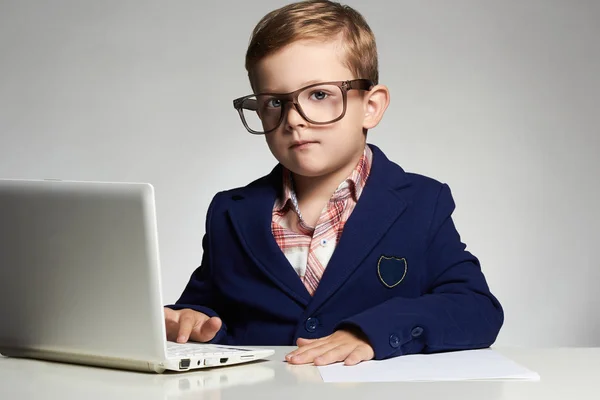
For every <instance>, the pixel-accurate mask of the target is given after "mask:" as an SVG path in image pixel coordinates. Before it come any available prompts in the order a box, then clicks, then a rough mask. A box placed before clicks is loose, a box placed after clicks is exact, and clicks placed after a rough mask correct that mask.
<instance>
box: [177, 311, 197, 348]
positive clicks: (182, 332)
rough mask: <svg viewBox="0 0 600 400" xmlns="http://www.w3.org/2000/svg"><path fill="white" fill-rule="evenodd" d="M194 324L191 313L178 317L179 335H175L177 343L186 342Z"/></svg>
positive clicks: (194, 320)
mask: <svg viewBox="0 0 600 400" xmlns="http://www.w3.org/2000/svg"><path fill="white" fill-rule="evenodd" d="M195 324H196V319H195V318H194V314H193V313H185V314H184V313H182V314H181V315H180V316H179V333H178V334H177V342H179V343H185V342H187V341H188V339H189V337H190V334H191V333H192V329H194V325H195Z"/></svg>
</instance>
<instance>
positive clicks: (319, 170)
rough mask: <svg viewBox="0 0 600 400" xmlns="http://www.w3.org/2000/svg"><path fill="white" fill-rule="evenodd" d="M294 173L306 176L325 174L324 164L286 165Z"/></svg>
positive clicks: (313, 176)
mask: <svg viewBox="0 0 600 400" xmlns="http://www.w3.org/2000/svg"><path fill="white" fill-rule="evenodd" d="M286 168H287V169H289V170H290V171H292V173H294V174H295V175H300V176H305V177H307V178H315V177H318V176H323V175H325V174H327V172H328V171H327V168H325V166H316V165H315V166H308V165H290V166H289V167H286Z"/></svg>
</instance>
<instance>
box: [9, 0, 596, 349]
mask: <svg viewBox="0 0 600 400" xmlns="http://www.w3.org/2000/svg"><path fill="white" fill-rule="evenodd" d="M284 3H285V2H283V1H275V0H271V1H268V0H255V1H222V2H217V1H210V2H208V1H206V2H204V1H191V0H190V1H168V2H167V1H142V0H136V1H114V0H112V1H74V0H73V1H65V0H60V1H59V0H56V1H16V0H15V1H6V0H2V1H0V177H3V178H62V179H78V180H105V181H106V180H108V181H145V182H151V183H152V184H154V186H155V188H156V191H157V210H158V223H159V235H160V240H161V259H162V262H163V291H164V296H165V301H166V302H173V301H175V300H176V298H177V296H178V295H179V293H180V292H181V290H182V289H183V286H184V285H185V283H186V282H187V280H188V278H189V275H190V273H191V272H192V271H193V270H194V268H195V267H196V266H197V265H198V263H199V262H200V258H201V253H202V250H201V246H200V242H201V237H202V234H203V232H204V231H203V226H204V218H205V213H206V209H207V206H208V203H209V201H210V200H211V198H212V195H213V194H214V193H216V192H217V191H219V190H223V189H227V188H230V187H234V186H239V185H244V184H246V183H248V182H249V181H251V180H253V179H255V178H256V177H258V176H260V175H263V174H265V173H267V172H269V171H270V169H271V168H272V166H273V165H274V162H275V160H274V159H273V157H272V156H271V154H270V153H269V151H268V148H267V146H266V144H265V143H264V139H263V138H261V137H253V136H251V135H249V134H247V133H246V132H245V130H244V129H243V127H242V125H241V123H240V121H239V120H238V117H237V114H236V113H235V111H234V110H233V108H232V106H231V100H232V99H233V98H235V97H238V96H242V95H245V94H248V93H249V91H250V87H249V84H248V82H247V79H246V73H245V70H244V68H243V63H244V52H245V49H246V45H247V43H248V38H249V35H250V32H251V30H252V28H253V27H254V24H255V23H256V22H258V20H259V19H260V18H261V17H262V16H263V15H264V14H265V13H267V12H268V11H270V10H271V9H273V8H276V7H279V6H281V5H283V4H284ZM347 3H348V4H350V5H352V6H355V7H356V8H357V9H358V10H359V11H360V12H362V13H363V15H365V17H366V18H367V20H368V22H369V23H370V25H371V27H372V29H373V30H374V32H375V34H376V36H377V39H378V46H379V52H380V62H381V70H380V72H381V82H382V83H384V84H386V85H388V87H389V88H390V90H391V93H392V102H391V105H390V107H389V109H388V111H387V114H386V116H385V118H384V120H383V122H382V123H381V125H380V126H379V127H378V128H376V129H375V130H373V131H371V133H370V142H372V143H375V144H377V145H379V146H380V147H382V148H383V149H384V150H385V151H386V153H387V155H388V156H389V157H390V158H392V159H393V160H395V161H396V162H398V163H399V164H401V165H402V166H403V167H404V168H405V169H407V170H409V171H413V172H419V173H422V174H426V175H429V176H432V177H434V178H436V179H438V180H440V181H443V182H447V183H448V184H449V185H450V187H451V188H452V190H453V194H454V197H455V200H456V203H457V210H456V213H455V220H456V224H457V226H458V229H459V231H460V233H461V235H462V238H463V240H464V241H465V242H466V243H467V244H468V248H469V249H470V250H471V251H472V252H473V253H475V254H476V255H477V256H478V257H479V258H480V259H481V262H482V264H483V269H484V272H485V274H486V276H487V278H488V281H489V283H490V286H491V288H492V290H493V292H494V293H495V294H496V295H497V296H498V297H499V298H500V300H501V302H502V303H503V305H504V307H505V311H506V323H505V326H504V328H503V330H502V332H501V334H500V337H499V339H498V344H502V345H518V346H555V345H563V346H567V345H569V346H571V345H596V346H599V345H600V310H599V308H600V296H599V295H598V284H599V282H600V262H599V261H598V259H599V256H598V253H597V252H598V247H599V245H600V243H599V240H598V239H599V237H600V234H599V233H598V227H599V226H600V211H599V206H598V204H599V203H600V178H599V173H600V159H599V157H598V152H599V150H600V130H599V128H598V126H599V122H600V121H599V114H600V112H599V111H600V107H599V104H600V94H599V93H600V78H599V77H598V74H599V72H600V45H599V44H598V40H599V38H600V23H599V22H598V21H600V2H597V1H591V0H590V1H584V0H580V1H567V0H563V1H558V0H546V1H542V0H529V1H521V0H511V1H502V2H499V1H491V0H490V1H484V0H482V1H476V0H457V1H444V0H437V1H433V0H429V1H422V0H418V1H417V0H413V1H395V2H391V1H382V0H380V1H373V0H371V1H359V0H354V1H348V2H347ZM234 14H235V15H234Z"/></svg>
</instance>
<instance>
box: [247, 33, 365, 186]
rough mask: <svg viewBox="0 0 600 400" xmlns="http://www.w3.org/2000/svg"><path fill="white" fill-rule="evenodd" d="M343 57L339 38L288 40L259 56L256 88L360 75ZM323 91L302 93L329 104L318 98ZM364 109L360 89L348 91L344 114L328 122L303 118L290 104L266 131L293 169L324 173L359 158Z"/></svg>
mask: <svg viewBox="0 0 600 400" xmlns="http://www.w3.org/2000/svg"><path fill="white" fill-rule="evenodd" d="M343 60H344V54H343V50H342V49H341V48H340V43H339V42H338V41H332V42H326V43H323V42H315V41H298V42H295V43H292V44H290V45H288V46H286V47H284V48H283V49H282V50H280V51H278V52H277V53H274V54H272V55H269V56H267V57H266V58H264V59H263V60H261V61H260V62H259V64H258V65H257V67H256V74H255V77H256V80H255V88H256V92H258V93H289V92H292V91H295V90H297V89H300V88H302V87H304V86H307V85H310V84H312V83H319V82H332V81H345V80H353V79H356V78H362V77H355V76H353V74H352V72H351V71H350V70H349V69H348V68H347V67H346V66H345V65H344V63H343ZM317 89H318V88H317ZM362 93H364V92H362ZM325 96H327V94H326V93H322V92H319V91H315V92H308V93H307V95H306V96H305V99H307V100H306V101H312V102H314V104H316V106H315V107H327V106H326V104H327V102H322V103H317V101H321V100H324V98H325ZM311 104H312V103H311ZM366 110H367V101H366V99H365V96H362V94H361V91H358V90H350V91H348V92H347V106H346V113H345V115H344V117H343V118H342V119H341V120H339V121H337V122H334V123H331V124H327V125H315V124H311V123H309V122H307V121H306V120H305V119H304V118H303V117H302V116H301V115H300V114H299V113H298V111H297V110H296V109H295V108H294V107H290V105H289V104H288V105H287V106H286V107H285V109H284V118H283V121H282V123H281V125H280V126H279V127H278V128H277V129H276V130H274V131H272V132H269V133H267V134H266V135H265V137H266V140H267V143H268V145H269V148H270V150H271V152H272V153H273V155H274V156H275V158H276V159H277V160H278V161H279V162H280V163H281V164H282V165H284V166H285V167H286V168H288V169H289V170H290V171H292V172H293V173H295V174H298V175H301V176H306V177H318V176H324V175H327V174H331V173H335V172H337V171H340V170H342V169H348V167H352V168H353V167H354V165H355V164H356V162H358V159H359V158H360V156H361V155H362V152H363V150H364V146H365V141H366V137H365V134H364V133H363V127H364V125H363V123H364V117H365V112H366ZM305 112H306V110H305ZM314 112H318V110H316V111H314ZM323 112H326V110H325V109H323ZM309 117H310V116H309ZM310 118H313V117H310Z"/></svg>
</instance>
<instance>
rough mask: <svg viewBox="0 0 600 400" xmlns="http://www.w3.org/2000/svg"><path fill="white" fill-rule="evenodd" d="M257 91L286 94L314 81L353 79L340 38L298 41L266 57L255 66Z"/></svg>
mask: <svg viewBox="0 0 600 400" xmlns="http://www.w3.org/2000/svg"><path fill="white" fill-rule="evenodd" d="M255 77H256V82H255V84H256V86H255V87H256V90H257V91H258V92H275V93H287V92H292V91H294V90H296V89H299V88H301V87H303V86H306V85H309V84H311V83H317V82H326V81H341V80H347V79H353V78H354V77H353V75H352V72H351V71H350V70H349V69H348V67H346V65H345V54H344V50H343V48H342V46H341V42H340V41H337V40H336V41H328V42H320V41H308V40H303V41H297V42H294V43H291V44H289V45H287V46H285V47H284V48H282V49H281V50H279V51H277V52H275V53H273V54H270V55H268V56H267V57H265V58H263V59H262V60H261V61H260V62H259V63H258V64H257V65H256V69H255Z"/></svg>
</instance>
